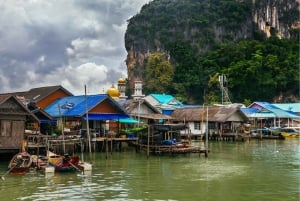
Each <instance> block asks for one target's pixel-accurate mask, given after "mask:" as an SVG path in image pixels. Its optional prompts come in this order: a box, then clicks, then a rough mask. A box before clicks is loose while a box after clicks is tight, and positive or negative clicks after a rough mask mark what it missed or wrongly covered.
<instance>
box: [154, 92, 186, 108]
mask: <svg viewBox="0 0 300 201" xmlns="http://www.w3.org/2000/svg"><path fill="white" fill-rule="evenodd" d="M150 95H151V96H152V97H154V98H155V99H156V100H157V101H158V102H159V104H160V105H161V106H166V107H167V106H182V103H181V102H179V101H178V100H176V98H174V96H172V95H168V94H150Z"/></svg>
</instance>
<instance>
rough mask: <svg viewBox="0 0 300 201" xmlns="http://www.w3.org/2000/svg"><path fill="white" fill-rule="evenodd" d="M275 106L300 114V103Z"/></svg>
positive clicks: (276, 104)
mask: <svg viewBox="0 0 300 201" xmlns="http://www.w3.org/2000/svg"><path fill="white" fill-rule="evenodd" d="M273 105H275V106H276V107H278V108H280V109H282V110H286V111H291V112H295V113H300V103H274V104H273Z"/></svg>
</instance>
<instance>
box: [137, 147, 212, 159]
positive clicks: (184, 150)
mask: <svg viewBox="0 0 300 201" xmlns="http://www.w3.org/2000/svg"><path fill="white" fill-rule="evenodd" d="M136 146H137V150H138V151H145V152H147V155H148V154H150V153H152V154H169V155H176V154H188V153H199V156H200V155H201V154H204V156H205V157H208V152H209V150H207V149H205V148H202V147H200V146H192V145H188V146H182V145H176V144H175V145H146V144H137V145H136Z"/></svg>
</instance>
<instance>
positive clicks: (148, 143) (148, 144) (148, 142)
mask: <svg viewBox="0 0 300 201" xmlns="http://www.w3.org/2000/svg"><path fill="white" fill-rule="evenodd" d="M150 130H151V129H150V126H149V125H148V141H147V158H149V153H150V151H149V146H150Z"/></svg>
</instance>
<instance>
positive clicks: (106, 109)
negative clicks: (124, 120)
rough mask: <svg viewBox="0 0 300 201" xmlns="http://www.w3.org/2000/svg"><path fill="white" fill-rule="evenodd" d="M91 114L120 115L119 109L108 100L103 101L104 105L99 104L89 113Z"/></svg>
mask: <svg viewBox="0 0 300 201" xmlns="http://www.w3.org/2000/svg"><path fill="white" fill-rule="evenodd" d="M89 112H90V113H118V112H119V110H118V108H116V107H114V106H113V105H112V103H110V102H109V101H108V100H105V101H103V102H102V103H100V104H98V105H97V106H96V107H94V108H93V109H92V110H90V111H89Z"/></svg>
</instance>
